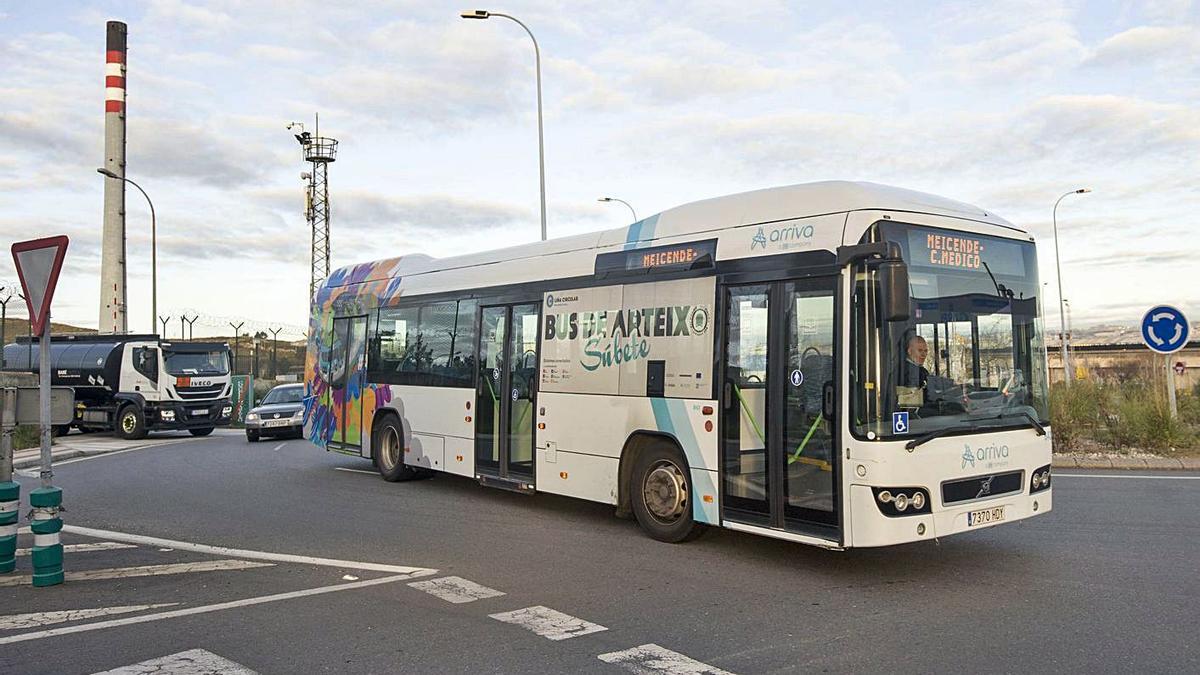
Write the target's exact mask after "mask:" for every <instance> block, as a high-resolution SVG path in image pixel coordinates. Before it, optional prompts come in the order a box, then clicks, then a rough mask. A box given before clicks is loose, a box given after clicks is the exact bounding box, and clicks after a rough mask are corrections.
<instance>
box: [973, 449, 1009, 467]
mask: <svg viewBox="0 0 1200 675" xmlns="http://www.w3.org/2000/svg"><path fill="white" fill-rule="evenodd" d="M998 460H1006V461H1004V462H1000V461H998ZM1007 460H1008V446H1007V445H996V444H994V443H993V444H992V445H988V446H984V447H982V448H975V449H974V450H972V449H971V446H970V444H968V443H964V444H963V454H962V468H964V469H965V468H967V465H968V464H970V465H971V468H972V469H973V468H975V462H976V461H979V462H989V464H988V465H987V466H988V467H989V468H990V467H993V466H1002V465H1004V464H1007Z"/></svg>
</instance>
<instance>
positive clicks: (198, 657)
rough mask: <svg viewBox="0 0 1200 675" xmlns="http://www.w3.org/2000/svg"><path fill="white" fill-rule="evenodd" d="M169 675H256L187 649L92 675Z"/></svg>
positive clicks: (230, 663) (206, 651)
mask: <svg viewBox="0 0 1200 675" xmlns="http://www.w3.org/2000/svg"><path fill="white" fill-rule="evenodd" d="M150 673H171V674H172V675H258V673H257V672H256V671H253V670H250V669H249V668H247V667H246V666H243V665H242V664H240V663H237V662H235V661H230V660H229V659H226V658H223V657H220V656H217V655H216V654H214V653H212V652H210V651H208V650H206V649H189V650H187V651H186V652H179V653H178V654H169V655H167V656H161V657H159V658H157V659H150V660H149V661H142V662H140V663H133V664H130V665H128V666H122V667H120V668H113V669H112V670H105V671H103V672H100V673H93V675H150Z"/></svg>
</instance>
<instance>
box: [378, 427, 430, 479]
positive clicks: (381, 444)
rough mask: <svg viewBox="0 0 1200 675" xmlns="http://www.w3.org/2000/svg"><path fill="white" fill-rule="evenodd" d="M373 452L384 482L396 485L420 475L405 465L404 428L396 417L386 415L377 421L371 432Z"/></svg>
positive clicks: (414, 469)
mask: <svg viewBox="0 0 1200 675" xmlns="http://www.w3.org/2000/svg"><path fill="white" fill-rule="evenodd" d="M371 450H372V453H371V454H373V455H374V456H375V465H376V466H377V467H379V475H380V476H383V479H384V480H386V481H388V482H392V483H395V482H397V481H403V480H412V479H414V478H416V477H417V476H419V475H420V473H419V472H418V471H417V469H416V468H414V467H411V466H408V465H407V464H405V463H404V427H402V426H401V425H400V420H399V419H397V418H396V417H395V416H393V415H386V416H384V417H380V418H379V419H377V420H376V421H375V428H374V429H372V430H371Z"/></svg>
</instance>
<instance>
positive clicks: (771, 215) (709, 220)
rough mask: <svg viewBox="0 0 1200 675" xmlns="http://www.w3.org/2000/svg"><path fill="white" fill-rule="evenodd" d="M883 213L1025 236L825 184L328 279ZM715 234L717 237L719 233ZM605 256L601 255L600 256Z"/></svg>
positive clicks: (978, 216)
mask: <svg viewBox="0 0 1200 675" xmlns="http://www.w3.org/2000/svg"><path fill="white" fill-rule="evenodd" d="M862 210H882V211H894V212H909V213H924V214H932V215H939V216H946V217H952V218H965V219H969V220H974V221H979V222H982V223H989V224H992V225H998V226H1001V227H1004V228H1007V229H1010V230H1014V231H1017V232H1023V230H1020V229H1018V228H1016V227H1014V226H1013V225H1012V224H1011V223H1009V222H1008V221H1006V220H1004V219H1003V218H1000V217H998V216H996V215H995V214H992V213H990V212H988V211H985V210H983V209H981V208H979V207H977V206H973V205H971V204H966V203H963V202H958V201H954V200H952V199H946V198H944V197H939V196H937V195H932V194H928V193H924V192H916V191H914V190H906V189H903V188H897V187H892V186H889V185H881V184H878V183H868V182H855V181H823V182H817V183H802V184H798V185H785V186H781V187H773V188H766V189H762V190H753V191H750V192H742V193H738V194H732V195H726V196H723V197H714V198H711V199H705V200H701V201H696V202H689V203H687V204H682V205H680V206H676V207H673V208H671V209H668V210H666V211H663V212H661V213H658V214H655V215H652V216H650V217H648V218H644V219H642V220H640V221H638V222H636V223H633V224H631V225H627V226H625V227H620V228H615V229H611V230H602V231H598V232H588V233H585V234H579V235H574V236H570V237H561V238H557V239H550V240H548V241H540V242H533V243H529V244H520V245H517V246H510V247H508V248H502V249H494V250H489V251H483V252H479V253H469V254H466V255H460V256H452V257H447V258H433V257H431V256H428V255H425V254H421V253H418V254H410V255H405V256H400V257H397V258H389V259H383V260H378V261H374V262H370V263H362V264H358V265H351V266H348V267H343V268H341V269H338V270H336V271H335V272H334V273H333V274H331V275H330V277H329V279H328V280H327V281H326V285H327V286H330V287H337V286H345V285H349V284H355V283H361V282H365V281H381V280H383V279H389V278H395V277H399V276H411V275H421V274H426V273H430V272H438V271H447V270H454V269H463V268H469V267H477V266H483V265H492V264H497V263H503V262H509V261H513V260H520V259H530V258H535V257H540V256H552V255H563V254H572V253H582V252H583V251H587V250H589V249H609V250H617V249H616V248H614V247H617V248H619V247H621V246H622V245H624V247H625V248H631V247H637V248H641V247H643V246H646V245H653V242H655V241H656V240H659V239H662V240H666V239H669V238H677V237H680V236H683V235H696V236H697V238H700V237H701V236H702V235H704V234H705V233H713V232H716V231H718V230H724V229H728V228H733V227H739V226H743V225H755V224H759V223H770V222H777V221H785V220H794V219H799V218H810V217H813V216H821V215H826V214H836V213H845V212H849V211H862ZM713 236H715V235H713ZM596 252H597V253H598V252H600V251H596Z"/></svg>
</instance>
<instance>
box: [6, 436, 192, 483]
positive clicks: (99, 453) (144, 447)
mask: <svg viewBox="0 0 1200 675" xmlns="http://www.w3.org/2000/svg"><path fill="white" fill-rule="evenodd" d="M189 440H191V439H179V440H175V441H167V442H166V443H154V444H152V445H139V446H137V447H136V448H125V449H124V450H113V451H112V452H106V451H101V450H85V452H95V453H96V454H94V455H87V456H85V457H76V458H74V459H68V460H65V461H62V462H54V466H55V467H60V466H66V465H67V464H74V463H76V462H86V461H88V460H90V459H100V458H101V457H113V456H115V455H123V454H125V453H127V452H136V451H138V450H149V449H151V448H165V447H167V446H169V445H177V444H179V443H186V442H187V441H189ZM35 470H36V469H35ZM35 470H30V472H31V474H32V475H35V476H36V475H39V474H36V473H32V472H33V471H35Z"/></svg>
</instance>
